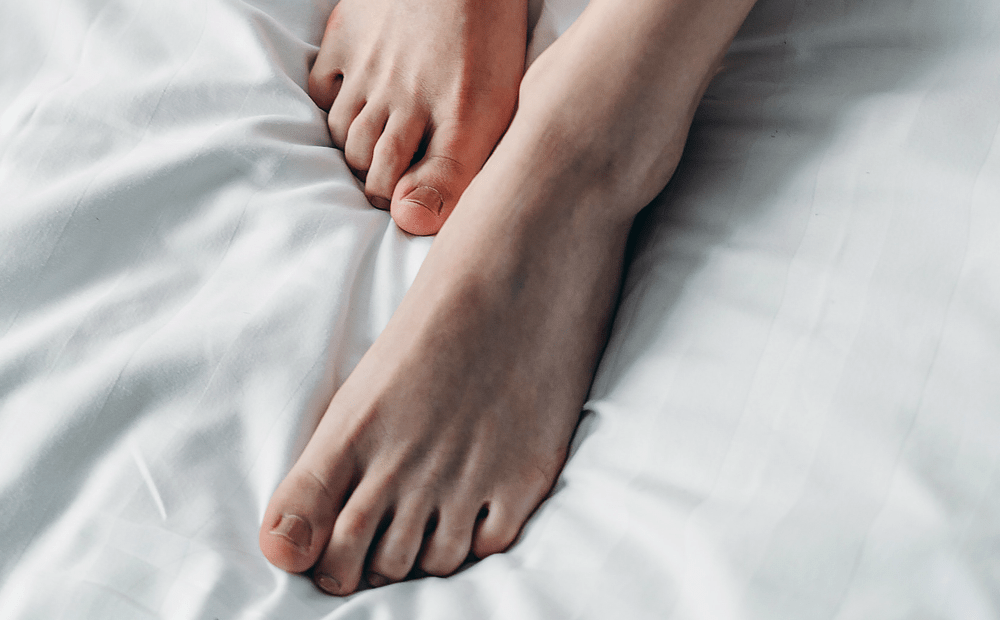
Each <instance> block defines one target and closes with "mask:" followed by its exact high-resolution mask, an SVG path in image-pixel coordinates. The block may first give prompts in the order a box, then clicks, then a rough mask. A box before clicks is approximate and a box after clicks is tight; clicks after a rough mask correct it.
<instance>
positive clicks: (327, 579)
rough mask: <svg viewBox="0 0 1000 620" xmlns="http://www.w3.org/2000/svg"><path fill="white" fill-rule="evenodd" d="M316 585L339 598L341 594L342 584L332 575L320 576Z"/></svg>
mask: <svg viewBox="0 0 1000 620" xmlns="http://www.w3.org/2000/svg"><path fill="white" fill-rule="evenodd" d="M316 585H318V586H319V587H320V589H321V590H323V591H324V592H326V593H327V594H332V595H334V596H337V595H338V594H340V582H339V581H337V580H336V579H334V578H333V577H331V576H330V575H319V576H317V577H316Z"/></svg>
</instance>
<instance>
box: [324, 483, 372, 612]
mask: <svg viewBox="0 0 1000 620" xmlns="http://www.w3.org/2000/svg"><path fill="white" fill-rule="evenodd" d="M368 480H371V478H370V477H369V478H367V479H363V480H362V481H361V484H360V485H359V486H358V488H357V490H355V492H354V494H353V495H351V498H350V500H348V502H347V505H346V506H344V509H343V510H342V511H341V512H340V514H339V515H338V516H337V521H336V523H335V524H334V526H333V533H332V535H331V536H330V543H329V545H328V546H327V548H326V551H324V552H323V555H322V557H320V560H319V562H318V563H317V564H316V567H315V569H314V570H313V579H315V581H316V585H318V586H319V587H320V588H321V589H322V590H324V591H325V592H327V593H328V594H333V595H336V596H345V595H347V594H350V593H352V592H354V591H355V590H357V588H358V583H359V582H360V581H361V572H362V569H363V568H364V564H365V558H366V557H367V555H368V550H369V548H370V547H371V545H372V541H373V540H374V538H375V534H376V532H377V530H378V529H379V526H380V524H382V523H383V522H384V520H385V519H386V517H387V512H386V511H387V509H388V500H387V499H386V495H387V493H386V489H385V487H384V485H381V484H373V483H368V484H366V482H367V481H368Z"/></svg>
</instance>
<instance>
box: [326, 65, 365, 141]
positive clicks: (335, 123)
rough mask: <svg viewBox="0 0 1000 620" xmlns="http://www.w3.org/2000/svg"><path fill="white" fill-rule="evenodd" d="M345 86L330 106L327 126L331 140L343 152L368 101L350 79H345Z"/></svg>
mask: <svg viewBox="0 0 1000 620" xmlns="http://www.w3.org/2000/svg"><path fill="white" fill-rule="evenodd" d="M343 82H344V83H343V85H342V86H341V87H340V91H339V92H338V94H337V97H336V99H334V101H333V104H332V105H331V106H330V114H329V116H328V117H327V121H326V122H327V125H328V126H329V127H330V138H332V139H333V145H334V146H335V147H337V148H338V149H341V150H343V149H344V147H345V146H346V145H347V134H348V131H349V130H350V128H351V125H352V124H353V123H354V119H356V118H357V117H358V114H360V113H361V110H363V109H364V107H365V103H366V100H365V98H364V97H363V96H362V95H361V93H360V91H359V90H358V88H357V86H356V84H354V82H352V80H351V79H350V78H349V77H348V78H344V80H343Z"/></svg>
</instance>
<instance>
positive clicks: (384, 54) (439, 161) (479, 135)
mask: <svg viewBox="0 0 1000 620" xmlns="http://www.w3.org/2000/svg"><path fill="white" fill-rule="evenodd" d="M526 36H527V0H503V1H501V2H497V1H495V0H341V2H340V3H339V4H338V5H337V6H336V7H335V8H334V10H333V13H332V14H331V15H330V20H329V22H328V23H327V28H326V33H325V35H324V36H323V42H322V44H321V46H320V51H319V55H318V57H317V58H316V63H315V65H314V66H313V69H312V73H311V74H310V76H309V94H310V95H311V96H312V98H313V100H314V101H315V102H316V103H317V105H319V106H320V107H321V108H323V109H324V110H328V111H329V113H330V115H329V125H330V134H331V136H332V137H333V142H334V144H335V145H336V146H337V148H340V149H343V150H344V155H345V158H346V160H347V163H348V165H349V166H350V167H351V169H352V170H354V172H355V174H356V175H357V176H358V178H360V179H361V180H363V181H364V183H365V194H366V195H367V196H368V199H369V201H370V202H371V203H372V204H373V205H374V206H376V207H379V208H381V209H389V208H390V205H391V213H392V217H393V219H394V220H395V221H396V224H397V225H398V226H399V227H400V228H402V229H403V230H405V231H407V232H409V233H412V234H416V235H429V234H434V233H436V232H437V231H438V229H440V228H441V224H442V223H444V221H445V219H446V218H447V217H448V215H449V214H450V213H451V211H452V209H453V208H454V206H455V204H456V203H457V202H458V199H459V197H460V196H461V195H462V192H463V191H464V190H465V188H466V186H468V184H469V182H470V181H471V180H472V177H473V176H475V174H476V173H477V172H479V170H480V169H481V168H482V166H483V163H484V162H485V161H486V158H487V157H488V156H489V154H490V151H492V149H493V147H494V146H495V145H496V143H497V141H498V140H499V139H500V136H501V135H503V132H504V130H505V129H506V128H507V125H508V124H509V123H510V119H511V116H512V115H513V114H514V108H515V106H516V104H517V91H518V84H519V83H520V81H521V76H522V75H523V73H524V56H525V48H526Z"/></svg>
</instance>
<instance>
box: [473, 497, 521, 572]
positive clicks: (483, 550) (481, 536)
mask: <svg viewBox="0 0 1000 620" xmlns="http://www.w3.org/2000/svg"><path fill="white" fill-rule="evenodd" d="M527 517H528V515H527V514H524V515H521V514H511V512H510V510H509V509H507V508H506V506H505V505H504V504H502V503H500V502H493V503H492V504H491V505H489V506H488V507H487V513H486V517H485V518H484V519H483V520H482V521H480V522H479V526H478V527H477V528H476V534H475V537H474V538H473V540H472V553H473V555H475V556H476V557H477V558H480V559H482V558H485V557H487V556H491V555H493V554H494V553H501V552H503V551H506V550H507V548H508V547H510V546H511V544H513V542H514V539H516V538H517V535H518V534H519V533H520V531H521V525H523V524H524V521H525V520H526V519H527Z"/></svg>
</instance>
